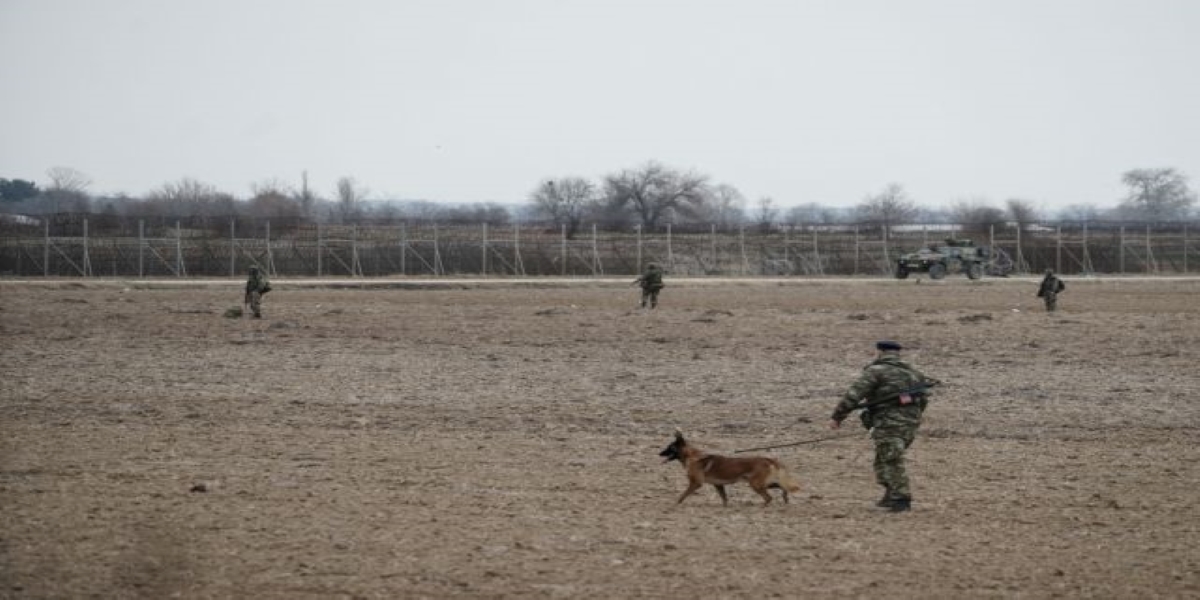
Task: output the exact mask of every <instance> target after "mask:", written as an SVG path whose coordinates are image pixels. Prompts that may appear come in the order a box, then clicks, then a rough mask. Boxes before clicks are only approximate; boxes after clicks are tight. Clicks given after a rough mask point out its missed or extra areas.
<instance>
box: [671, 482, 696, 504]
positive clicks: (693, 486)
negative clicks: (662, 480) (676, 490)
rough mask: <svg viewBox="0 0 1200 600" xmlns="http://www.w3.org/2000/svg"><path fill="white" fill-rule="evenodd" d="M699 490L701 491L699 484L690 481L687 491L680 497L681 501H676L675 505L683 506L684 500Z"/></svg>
mask: <svg viewBox="0 0 1200 600" xmlns="http://www.w3.org/2000/svg"><path fill="white" fill-rule="evenodd" d="M698 489H700V484H699V483H697V482H695V481H691V480H688V486H687V489H686V490H683V494H682V495H680V496H679V499H678V500H676V501H675V504H683V499H684V498H687V497H688V496H691V495H692V494H693V493H695V491H696V490H698Z"/></svg>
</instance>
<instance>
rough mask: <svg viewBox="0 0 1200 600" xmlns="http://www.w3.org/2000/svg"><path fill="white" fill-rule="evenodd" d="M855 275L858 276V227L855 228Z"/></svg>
mask: <svg viewBox="0 0 1200 600" xmlns="http://www.w3.org/2000/svg"><path fill="white" fill-rule="evenodd" d="M854 274H855V275H858V225H855V226H854Z"/></svg>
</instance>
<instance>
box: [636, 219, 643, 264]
mask: <svg viewBox="0 0 1200 600" xmlns="http://www.w3.org/2000/svg"><path fill="white" fill-rule="evenodd" d="M634 230H635V231H637V274H638V275H640V274H641V273H642V224H641V223H638V224H637V225H636V226H634Z"/></svg>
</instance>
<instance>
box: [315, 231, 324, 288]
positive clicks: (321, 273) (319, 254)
mask: <svg viewBox="0 0 1200 600" xmlns="http://www.w3.org/2000/svg"><path fill="white" fill-rule="evenodd" d="M323 254H325V244H324V241H323V240H322V239H321V224H320V223H317V277H318V278H320V277H322V276H324V274H325V269H324V267H325V265H323V264H321V263H322V261H323V260H324V256H322V255H323Z"/></svg>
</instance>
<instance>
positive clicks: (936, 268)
mask: <svg viewBox="0 0 1200 600" xmlns="http://www.w3.org/2000/svg"><path fill="white" fill-rule="evenodd" d="M945 276H946V265H943V264H942V263H937V264H933V265H929V278H930V279H942V278H944V277H945Z"/></svg>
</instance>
